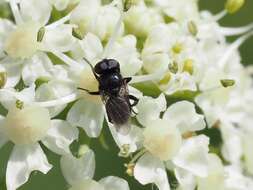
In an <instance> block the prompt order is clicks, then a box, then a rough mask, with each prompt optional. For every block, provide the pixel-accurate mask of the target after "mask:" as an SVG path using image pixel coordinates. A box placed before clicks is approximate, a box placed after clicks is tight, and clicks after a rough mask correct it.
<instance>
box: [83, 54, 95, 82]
mask: <svg viewBox="0 0 253 190" xmlns="http://www.w3.org/2000/svg"><path fill="white" fill-rule="evenodd" d="M83 60H84V61H85V62H86V63H87V64H88V65H89V66H90V68H91V70H92V73H93V75H94V76H95V78H96V79H98V78H99V76H98V75H97V73H96V72H95V70H94V67H93V65H92V64H91V62H90V61H89V60H88V59H87V58H86V57H83Z"/></svg>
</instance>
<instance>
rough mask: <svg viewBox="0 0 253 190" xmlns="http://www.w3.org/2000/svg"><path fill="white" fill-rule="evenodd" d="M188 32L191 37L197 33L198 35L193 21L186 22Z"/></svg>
mask: <svg viewBox="0 0 253 190" xmlns="http://www.w3.org/2000/svg"><path fill="white" fill-rule="evenodd" d="M188 30H189V32H190V33H191V34H192V35H193V36H196V35H197V33H198V28H197V25H196V24H195V22H194V21H192V20H191V21H189V22H188Z"/></svg>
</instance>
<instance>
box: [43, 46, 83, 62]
mask: <svg viewBox="0 0 253 190" xmlns="http://www.w3.org/2000/svg"><path fill="white" fill-rule="evenodd" d="M47 49H48V50H49V51H50V52H52V53H53V54H54V55H55V56H56V57H58V58H59V59H61V60H62V61H63V62H64V63H66V64H67V65H69V66H75V65H76V66H77V65H79V63H78V62H77V61H75V60H73V59H71V58H70V57H68V56H67V55H65V54H64V53H62V52H60V51H58V50H56V49H54V48H49V47H48V48H47Z"/></svg>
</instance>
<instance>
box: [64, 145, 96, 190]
mask: <svg viewBox="0 0 253 190" xmlns="http://www.w3.org/2000/svg"><path fill="white" fill-rule="evenodd" d="M61 170H62V174H63V176H64V178H65V179H66V181H67V182H68V183H69V184H70V185H72V186H73V185H75V184H76V183H78V182H80V181H82V180H83V179H91V178H93V175H94V172H95V157H94V153H93V151H92V150H89V151H88V152H86V153H85V154H84V155H83V156H82V157H81V158H75V157H74V156H72V155H64V156H62V158H61Z"/></svg>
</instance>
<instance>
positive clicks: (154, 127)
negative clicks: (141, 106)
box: [143, 119, 182, 161]
mask: <svg viewBox="0 0 253 190" xmlns="http://www.w3.org/2000/svg"><path fill="white" fill-rule="evenodd" d="M143 135H144V142H143V146H144V147H145V148H146V149H147V150H148V151H149V152H151V154H153V155H154V156H156V157H158V158H160V159H161V160H163V161H166V160H169V159H171V158H172V157H174V156H175V155H176V154H177V152H178V151H179V148H180V146H181V141H182V139H181V134H180V132H179V130H178V129H177V128H176V127H175V126H174V125H173V122H171V123H170V122H169V121H168V120H165V119H163V120H162V119H158V120H154V121H150V122H149V124H148V125H147V126H146V128H145V130H144V131H143Z"/></svg>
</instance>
